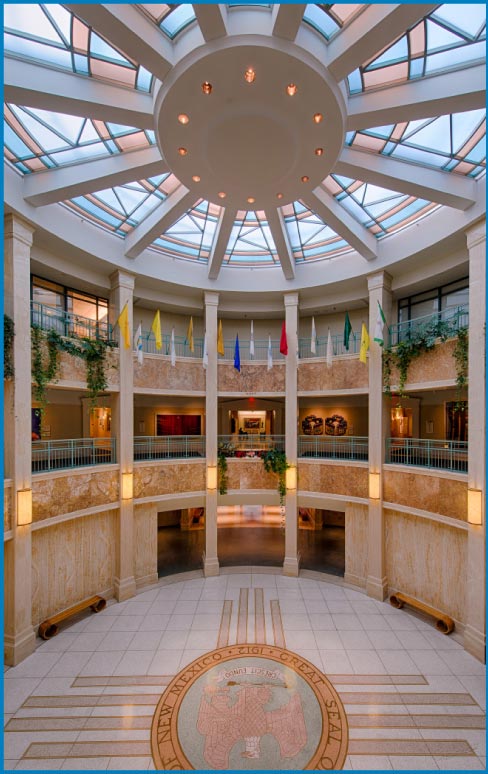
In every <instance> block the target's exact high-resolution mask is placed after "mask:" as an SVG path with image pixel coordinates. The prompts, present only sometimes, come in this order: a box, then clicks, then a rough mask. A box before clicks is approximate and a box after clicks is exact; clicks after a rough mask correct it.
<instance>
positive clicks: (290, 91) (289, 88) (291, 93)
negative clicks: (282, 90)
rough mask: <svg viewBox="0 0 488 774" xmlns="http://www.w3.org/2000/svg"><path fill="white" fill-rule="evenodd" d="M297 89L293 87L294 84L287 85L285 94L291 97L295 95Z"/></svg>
mask: <svg viewBox="0 0 488 774" xmlns="http://www.w3.org/2000/svg"><path fill="white" fill-rule="evenodd" d="M297 91H298V89H297V87H296V86H295V84H294V83H289V84H288V86H287V87H286V93H287V94H289V96H290V97H293V96H294V95H295V94H296V93H297Z"/></svg>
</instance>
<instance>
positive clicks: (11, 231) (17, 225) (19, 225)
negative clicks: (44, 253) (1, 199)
mask: <svg viewBox="0 0 488 774" xmlns="http://www.w3.org/2000/svg"><path fill="white" fill-rule="evenodd" d="M3 225H4V232H3V233H4V237H5V239H18V240H19V241H20V242H23V243H24V244H25V245H27V247H32V242H33V241H34V231H35V229H34V226H32V225H31V224H30V223H29V222H28V221H27V220H25V218H22V217H21V216H20V215H16V214H15V213H13V212H9V213H8V214H7V215H5V216H4V219H3Z"/></svg>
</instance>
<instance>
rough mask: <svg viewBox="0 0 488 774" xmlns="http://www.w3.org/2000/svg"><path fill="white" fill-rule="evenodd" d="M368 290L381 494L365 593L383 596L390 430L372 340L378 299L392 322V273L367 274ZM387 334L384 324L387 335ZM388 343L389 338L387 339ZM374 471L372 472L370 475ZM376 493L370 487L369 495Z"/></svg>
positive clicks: (372, 415)
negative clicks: (385, 480)
mask: <svg viewBox="0 0 488 774" xmlns="http://www.w3.org/2000/svg"><path fill="white" fill-rule="evenodd" d="M368 291H369V337H370V345H369V358H368V375H369V408H368V435H369V442H368V459H369V477H370V479H372V478H373V477H374V478H375V479H376V481H375V483H376V482H377V481H378V478H377V477H378V475H379V497H376V496H374V497H371V496H370V497H369V509H368V510H369V513H368V565H367V576H366V593H367V594H368V596H370V597H374V598H375V599H379V600H383V599H385V597H386V595H387V586H388V582H387V578H386V568H385V528H384V516H383V498H382V491H383V480H382V478H383V473H382V470H383V461H384V459H385V438H386V437H387V436H389V434H390V414H389V400H388V398H387V397H386V396H385V395H384V393H383V369H382V357H381V356H382V348H381V347H380V345H379V344H377V343H376V342H375V341H373V338H374V331H375V327H376V319H377V316H378V302H379V303H380V304H381V308H382V309H383V312H384V314H385V317H386V320H387V322H388V323H389V324H391V322H392V320H391V277H390V275H389V274H387V273H386V272H384V271H379V272H376V273H375V274H371V275H370V276H369V277H368ZM387 335H388V329H387V326H386V325H385V329H384V336H385V337H386V336H387ZM385 343H387V342H385ZM371 474H373V475H371ZM371 494H375V493H374V492H371V491H370V495H371Z"/></svg>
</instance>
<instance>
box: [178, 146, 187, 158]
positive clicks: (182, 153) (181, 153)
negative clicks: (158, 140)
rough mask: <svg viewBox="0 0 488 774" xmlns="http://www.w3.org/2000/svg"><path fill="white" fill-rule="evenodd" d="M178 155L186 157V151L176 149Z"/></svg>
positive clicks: (184, 149)
mask: <svg viewBox="0 0 488 774" xmlns="http://www.w3.org/2000/svg"><path fill="white" fill-rule="evenodd" d="M178 153H179V154H180V156H186V154H187V153H188V151H187V149H186V148H178Z"/></svg>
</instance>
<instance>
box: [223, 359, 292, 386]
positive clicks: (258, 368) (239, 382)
mask: <svg viewBox="0 0 488 774" xmlns="http://www.w3.org/2000/svg"><path fill="white" fill-rule="evenodd" d="M217 374H218V390H219V392H243V391H244V392H247V391H251V392H253V393H260V392H284V391H285V366H284V364H283V365H282V364H276V363H274V364H273V368H272V369H271V370H270V371H268V366H267V364H266V363H261V364H260V365H252V364H250V363H244V364H243V365H242V366H241V371H240V373H239V371H237V370H236V369H235V368H234V366H233V365H230V364H227V363H219V365H218V369H217Z"/></svg>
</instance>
